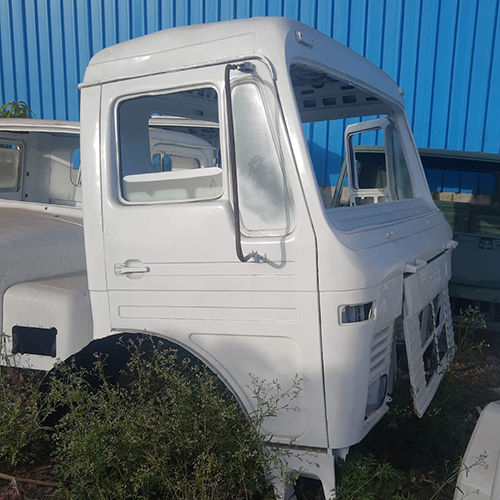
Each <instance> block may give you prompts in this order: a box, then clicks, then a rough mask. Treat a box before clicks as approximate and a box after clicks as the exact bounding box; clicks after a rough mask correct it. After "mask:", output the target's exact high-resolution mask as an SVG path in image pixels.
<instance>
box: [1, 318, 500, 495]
mask: <svg viewBox="0 0 500 500" xmlns="http://www.w3.org/2000/svg"><path fill="white" fill-rule="evenodd" d="M481 326H482V322H481V317H480V316H479V315H478V313H477V312H476V311H474V310H471V309H469V310H467V311H465V312H464V313H463V314H462V315H461V317H460V320H459V322H458V323H457V325H456V327H455V334H456V339H457V346H458V348H457V353H456V357H455V361H454V362H453V365H452V367H451V369H450V370H449V372H448V373H447V374H446V376H445V378H444V379H443V382H442V384H441V387H440V389H439V390H438V393H437V394H436V396H435V398H434V400H433V402H432V404H431V406H430V407H429V409H428V410H427V412H426V414H425V415H424V417H423V418H421V419H419V418H417V417H416V416H415V415H414V413H413V410H412V403H411V399H410V388H409V382H408V379H407V378H405V377H402V378H400V380H399V382H398V384H397V385H396V387H395V390H394V393H393V403H392V405H391V408H390V410H389V412H388V413H387V415H386V416H385V417H384V418H383V420H382V421H381V422H380V423H379V424H378V425H377V426H376V427H375V428H374V429H373V430H372V431H371V432H370V434H369V435H368V436H367V437H366V438H365V439H364V440H363V442H362V443H360V444H359V445H357V446H355V447H353V448H352V449H351V452H350V454H349V457H348V459H347V461H346V462H345V463H344V464H341V465H340V467H339V469H338V473H337V482H338V491H337V493H338V498H339V499H340V500H377V499H388V500H403V499H406V500H423V499H425V500H438V499H439V500H440V499H451V498H452V496H453V491H454V485H455V482H456V477H457V475H458V472H459V470H460V467H461V466H460V458H461V455H462V454H463V452H464V451H465V448H466V445H467V442H468V440H469V438H470V435H471V432H472V430H473V427H474V425H475V421H476V420H477V416H478V412H477V410H476V406H478V405H479V406H483V405H484V404H485V403H486V402H487V401H488V400H489V399H491V397H490V395H489V394H486V393H485V392H484V391H482V390H481V389H480V387H481V384H483V385H484V380H485V378H488V377H489V376H490V375H491V373H492V371H494V370H495V368H496V370H497V371H498V364H497V365H496V367H491V370H490V372H488V368H484V366H485V364H484V358H485V354H484V350H485V349H487V348H488V345H486V344H485V342H484V340H483V341H482V340H480V339H477V338H475V336H474V331H475V330H476V329H477V328H478V327H481ZM122 347H123V348H124V349H127V350H128V353H129V361H128V363H127V364H126V365H125V367H124V369H123V370H121V372H120V373H119V375H118V376H117V377H114V378H110V377H109V376H108V375H107V373H108V371H107V370H106V358H103V357H96V359H95V363H94V365H93V366H92V367H91V368H90V369H89V370H84V369H79V370H76V369H74V367H71V366H70V365H63V366H61V367H60V368H59V370H58V372H57V376H54V377H52V378H51V380H50V383H49V384H48V386H47V385H45V388H46V389H45V390H44V391H41V390H40V377H39V376H38V375H37V374H33V373H28V372H24V371H23V372H19V371H17V370H15V369H7V368H4V369H2V370H1V371H0V472H7V473H12V474H14V475H15V474H19V475H23V474H25V475H28V476H30V474H31V475H33V474H35V476H36V478H38V479H42V480H46V479H49V480H52V481H56V483H55V484H56V486H57V487H56V488H54V484H53V483H50V486H49V487H47V488H45V489H44V490H43V491H45V493H43V494H41V493H40V491H42V490H40V489H38V490H36V493H35V494H33V493H31V495H30V496H31V497H36V498H38V499H41V498H49V497H50V498H72V499H80V498H82V499H83V498H90V497H91V498H97V499H99V498H102V499H114V498H120V499H126V498H134V499H135V498H137V499H140V498H143V499H147V498H172V499H188V498H189V499H191V498H201V499H206V500H209V499H224V498H228V499H229V498H231V499H233V498H234V499H251V498H252V499H269V498H272V489H271V486H270V481H269V479H270V478H269V476H268V474H267V471H269V470H270V469H274V470H276V469H278V470H281V471H283V470H284V466H283V462H282V457H281V455H280V454H279V453H278V451H277V450H276V448H273V447H268V446H265V444H266V441H269V439H270V436H262V435H261V433H260V427H261V424H262V421H263V419H264V418H266V417H267V416H270V415H276V414H277V413H278V412H281V411H291V410H293V401H294V399H295V397H296V396H297V395H298V393H299V391H300V385H301V384H300V381H299V380H296V381H294V382H293V384H292V385H291V386H290V387H288V388H281V387H280V386H279V385H277V383H276V382H275V381H271V382H266V381H260V380H259V379H258V378H256V377H253V379H252V382H251V384H252V388H253V391H254V395H255V397H256V399H257V401H258V402H259V405H258V409H257V411H256V412H255V413H254V414H252V415H245V414H244V413H243V412H242V410H241V408H240V406H239V405H238V403H237V401H236V400H235V399H234V397H233V396H232V395H231V394H230V393H229V392H228V391H227V390H226V389H225V387H224V386H223V385H222V383H221V382H220V381H219V379H217V378H216V377H215V376H214V375H213V373H212V372H210V371H209V370H208V369H206V368H205V367H203V366H201V365H200V364H197V363H194V362H193V361H192V360H190V359H189V358H184V357H182V356H179V353H177V352H176V351H173V350H171V349H167V348H161V346H157V345H155V346H153V348H147V349H144V348H143V347H144V346H143V345H138V344H126V343H124V344H123V346H122ZM158 347H159V348H158ZM499 379H500V375H498V374H497V378H496V379H494V381H495V383H496V384H498V385H500V380H499ZM471 385H472V386H471ZM62 401H64V405H61V402H62ZM51 415H52V416H54V415H58V416H59V417H60V418H59V419H54V418H52V419H51V418H50V416H51ZM50 422H51V425H48V423H50ZM273 450H274V451H273ZM41 465H42V467H41V468H42V469H43V471H44V473H43V474H45V475H43V476H37V474H38V472H36V471H38V470H40V466H41ZM477 465H480V464H477ZM33 471H35V472H33ZM48 472H50V474H48V475H47V473H48ZM45 482H46V481H45ZM41 483H44V481H41ZM13 484H14V482H13ZM47 484H48V483H47ZM304 484H306V482H304V481H303V482H302V485H301V487H300V488H298V491H299V492H300V494H299V495H298V497H299V498H302V499H307V500H312V499H314V500H316V499H319V498H321V494H320V493H319V492H318V491H317V490H316V491H315V489H314V487H309V486H306V487H303V485H304ZM16 488H17V486H16ZM39 488H41V486H39ZM42 489H43V488H42ZM3 494H4V490H1V489H0V497H2V496H3ZM44 495H45V496H44Z"/></svg>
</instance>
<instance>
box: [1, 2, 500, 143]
mask: <svg viewBox="0 0 500 500" xmlns="http://www.w3.org/2000/svg"><path fill="white" fill-rule="evenodd" d="M498 11H499V0H335V1H333V0H311V1H307V0H177V1H176V0H0V58H1V59H0V65H1V72H0V101H1V102H6V101H10V100H14V99H16V100H25V101H27V102H28V103H29V105H30V106H31V108H32V109H33V111H34V112H35V115H36V117H39V118H56V119H61V120H78V115H79V109H78V108H79V100H78V91H77V87H76V86H77V84H78V82H80V81H81V80H82V78H83V74H84V71H85V66H86V64H87V62H88V61H89V59H90V57H91V56H92V55H93V54H94V53H95V52H97V51H98V50H100V49H101V48H103V47H105V46H108V45H112V44H114V43H117V42H121V41H123V40H128V39H129V38H134V37H137V36H140V35H143V34H145V33H151V32H153V31H157V30H159V29H164V28H170V27H173V26H180V25H185V24H195V23H202V22H211V21H219V20H226V19H233V18H244V17H252V16H273V15H278V16H287V17H291V18H294V19H298V20H300V21H302V22H304V23H306V24H309V25H311V26H313V27H315V28H317V29H318V30H320V31H322V32H324V33H326V34H328V35H329V36H332V37H333V38H336V39H337V40H339V41H340V42H342V43H344V44H346V45H348V46H350V47H351V48H353V49H354V50H356V51H357V52H359V53H361V54H363V55H364V56H366V57H367V58H368V59H370V60H371V61H373V62H374V63H375V64H376V65H378V66H380V67H382V68H383V69H384V70H385V71H386V72H387V73H389V74H390V75H391V76H392V77H393V78H394V79H395V80H396V81H397V82H398V83H399V85H400V86H401V87H403V89H404V90H405V94H406V95H405V99H406V106H407V109H408V114H409V117H410V121H411V124H412V127H413V129H414V132H415V137H416V140H417V143H418V145H419V146H422V147H426V146H428V147H437V148H448V149H467V150H473V151H475V150H482V151H486V152H494V153H499V152H500V117H499V112H500V19H499V15H498ZM316 140H320V138H316V137H315V141H316ZM325 140H326V139H325Z"/></svg>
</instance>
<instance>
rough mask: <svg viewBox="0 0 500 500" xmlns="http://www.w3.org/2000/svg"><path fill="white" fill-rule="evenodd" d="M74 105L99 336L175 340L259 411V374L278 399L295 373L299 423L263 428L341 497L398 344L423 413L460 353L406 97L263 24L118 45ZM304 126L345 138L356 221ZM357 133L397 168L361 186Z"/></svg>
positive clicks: (318, 42) (295, 26) (309, 38)
mask: <svg viewBox="0 0 500 500" xmlns="http://www.w3.org/2000/svg"><path fill="white" fill-rule="evenodd" d="M81 90H82V106H81V155H82V163H83V165H84V168H83V169H82V170H83V199H84V231H85V250H86V261H87V273H88V286H89V291H90V299H91V306H92V316H93V330H94V333H93V335H94V338H95V339H105V338H107V337H109V336H111V335H113V334H119V333H120V332H143V333H145V334H146V333H147V334H153V335H157V336H159V337H161V338H165V339H168V340H169V341H170V342H172V343H174V344H177V345H179V346H182V347H184V348H185V349H187V350H188V351H190V352H191V353H192V354H193V355H195V356H197V357H198V358H200V359H201V360H202V361H203V362H205V363H206V364H207V365H208V366H209V367H210V368H211V369H212V370H213V371H214V372H215V373H217V374H218V375H219V376H220V377H221V379H222V380H223V381H224V382H225V383H226V385H227V387H228V389H229V390H231V391H232V392H233V394H234V395H235V396H236V397H237V398H238V400H239V401H240V403H241V405H242V406H243V408H244V409H245V410H246V411H249V412H250V411H252V409H253V408H254V407H255V401H254V400H253V396H252V390H251V387H250V382H251V377H250V374H255V375H256V376H257V377H258V378H259V379H260V380H262V379H267V380H273V379H279V380H280V383H281V385H282V386H283V387H287V385H288V384H289V383H290V381H291V380H293V379H294V378H295V377H296V376H298V377H300V378H301V380H302V389H301V391H300V394H299V397H298V399H297V400H295V401H294V403H293V404H294V405H295V406H297V411H293V412H289V413H283V414H278V415H277V416H276V417H275V418H270V419H268V421H267V422H266V425H265V429H264V430H265V431H266V432H269V433H271V434H272V435H273V436H274V439H275V441H276V442H278V443H283V444H290V442H291V440H293V447H294V448H293V449H294V450H296V451H297V454H299V455H300V453H301V450H309V451H311V450H313V451H314V453H315V456H314V457H312V458H311V460H310V461H309V460H307V459H306V460H303V461H298V462H296V463H294V460H293V458H292V456H290V457H289V459H290V467H299V468H300V469H301V473H303V474H304V475H309V476H312V477H315V478H317V479H319V480H321V482H322V484H323V488H324V490H325V494H326V496H327V497H329V496H330V495H331V493H332V490H333V489H334V486H335V479H334V477H335V476H334V459H335V457H336V456H341V457H343V456H345V454H346V453H347V449H348V448H349V446H351V445H353V444H355V443H357V442H359V441H360V440H361V439H362V438H363V437H364V436H365V435H366V433H367V432H368V431H369V430H370V429H371V428H372V427H373V425H375V423H376V422H377V421H378V420H379V419H380V418H381V417H382V415H383V414H384V413H385V411H386V410H387V403H388V402H389V401H390V396H389V394H390V387H391V381H392V378H393V374H394V370H393V369H391V362H392V360H393V345H394V341H395V337H396V336H397V335H398V332H399V331H400V330H401V331H402V332H403V333H402V334H401V335H403V336H404V338H405V342H406V346H407V353H408V365H409V370H410V379H411V383H412V391H413V394H414V399H415V409H416V411H417V412H418V413H419V414H422V413H423V412H424V411H425V409H426V407H427V405H428V404H429V402H430V400H431V399H432V397H433V395H434V393H435V391H436V389H437V386H438V384H439V381H440V379H441V377H442V375H443V371H444V368H445V367H446V366H447V364H448V362H449V358H450V353H451V352H452V350H453V332H452V328H451V318H450V312H449V302H448V295H447V285H448V280H449V278H450V251H451V249H452V248H453V242H452V241H451V234H452V233H451V230H450V228H449V226H448V224H447V223H446V221H445V219H444V217H443V215H442V214H441V212H440V211H439V210H438V209H437V208H436V206H435V204H434V202H433V201H432V198H431V196H430V193H429V189H428V187H427V184H426V181H425V177H424V174H423V171H422V167H421V163H420V160H419V157H418V154H417V149H416V147H415V144H414V141H413V138H412V135H411V132H410V129H409V125H408V121H407V118H406V114H405V110H404V105H403V100H402V96H401V92H400V90H399V89H398V87H397V85H396V84H395V83H394V82H393V81H392V80H391V79H390V78H389V77H388V76H387V75H386V74H385V73H383V72H382V71H381V70H380V69H378V68H376V67H375V66H374V65H372V64H371V63H370V62H368V61H367V60H365V59H363V58H362V57H361V56H359V55H358V54H356V53H354V52H353V51H351V50H349V49H348V48H346V47H344V46H342V45H341V44H339V43H337V42H335V41H333V40H331V39H330V38H328V37H327V36H325V35H323V34H320V33H318V32H317V31H315V30H313V29H311V28H309V27H307V26H305V25H303V24H301V23H298V22H295V21H291V20H287V19H280V18H255V19H251V20H238V21H229V22H223V23H217V24H207V25H201V26H189V27H182V28H175V29H171V30H167V31H162V32H158V33H155V34H151V35H147V36H145V37H141V38H138V39H135V40H131V41H128V42H124V43H121V44H119V45H116V46H114V47H110V48H107V49H105V50H103V51H101V52H100V53H98V54H97V55H96V56H94V58H93V59H92V60H91V62H90V64H89V66H88V68H87V71H86V74H85V79H84V82H83V84H82V85H81ZM155 120H160V121H161V120H164V122H165V124H166V125H165V127H164V128H166V129H167V130H170V131H172V132H175V133H177V134H189V135H191V136H192V138H191V139H190V140H189V141H188V140H187V138H186V137H182V140H183V141H184V143H187V142H189V144H191V146H193V147H195V149H197V151H198V152H199V154H198V155H193V154H192V153H190V154H189V155H187V156H186V155H184V153H185V151H183V148H182V147H181V146H180V145H179V144H177V146H178V147H177V150H176V154H173V156H174V157H175V158H174V159H172V158H170V159H169V160H168V161H165V158H164V157H162V152H161V151H155V150H154V149H153V147H152V143H153V142H154V141H153V140H152V137H153V135H154V134H155V131H154V130H155V124H154V121H155ZM175 120H177V121H178V122H182V123H188V122H192V121H197V123H196V125H193V124H192V123H191V125H190V126H188V127H186V126H183V128H182V129H181V128H180V127H182V126H181V125H178V124H174V123H173V122H175ZM183 120H184V121H183ZM308 123H309V124H313V125H305V126H304V124H308ZM348 123H350V125H348V126H347V127H346V125H347V124H348ZM176 127H177V128H176ZM304 127H305V129H306V132H307V131H309V132H308V133H309V134H312V132H311V130H313V131H314V129H317V130H325V131H326V133H327V134H329V137H330V138H331V141H332V142H331V143H332V144H333V142H334V141H337V142H339V141H340V142H341V141H343V140H344V139H345V144H346V148H347V154H348V157H349V162H350V168H349V186H348V189H349V199H350V206H346V207H339V208H328V205H327V204H325V203H324V202H323V196H322V194H323V195H324V194H325V192H327V194H328V189H329V188H328V186H329V185H328V183H327V182H326V183H325V182H324V180H323V179H319V181H318V176H317V175H316V174H315V169H314V167H315V166H316V171H317V168H318V166H317V165H313V160H318V159H319V161H320V163H321V161H326V158H327V156H328V154H329V153H328V152H327V151H324V152H322V155H321V154H318V151H315V150H314V145H313V147H311V148H309V147H308V143H307V141H306V137H305V135H304ZM308 127H309V128H308ZM365 135H367V136H368V137H369V138H371V139H369V140H374V139H373V137H375V138H376V139H375V140H376V141H377V142H378V143H379V144H383V145H384V147H385V152H386V154H385V164H384V165H382V166H381V168H380V169H377V172H374V174H373V176H372V177H373V180H372V182H361V183H360V182H359V175H358V174H359V165H358V164H357V163H356V156H355V149H353V147H354V146H355V145H356V144H358V143H359V142H361V141H362V138H361V137H362V136H363V137H364V136H365ZM382 137H383V138H384V139H383V140H382ZM177 139H178V140H179V141H178V142H183V141H180V139H181V137H179V136H178V137H177ZM191 149H193V148H191ZM158 155H159V156H158ZM183 155H184V156H183ZM321 157H323V158H324V160H321ZM174 160H175V161H174ZM168 164H169V165H170V168H168V166H166V165H168ZM188 164H189V165H190V168H171V167H172V165H177V166H184V167H185V166H186V165H188ZM320 166H321V165H320ZM339 166H340V165H339ZM366 178H367V177H366V176H363V179H366ZM333 185H334V183H333V182H332V186H333ZM330 193H331V190H330ZM317 465H319V467H318V466H317Z"/></svg>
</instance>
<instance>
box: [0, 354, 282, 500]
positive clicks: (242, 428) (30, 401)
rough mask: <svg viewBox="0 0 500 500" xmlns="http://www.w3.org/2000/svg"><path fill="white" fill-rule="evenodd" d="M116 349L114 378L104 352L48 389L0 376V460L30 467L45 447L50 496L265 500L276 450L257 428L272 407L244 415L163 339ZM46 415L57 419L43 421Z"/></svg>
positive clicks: (212, 379)
mask: <svg viewBox="0 0 500 500" xmlns="http://www.w3.org/2000/svg"><path fill="white" fill-rule="evenodd" d="M123 348H125V349H128V350H129V354H130V358H129V361H128V362H127V364H126V366H125V367H124V369H123V370H122V371H121V372H120V374H119V376H118V377H115V378H114V379H110V378H109V377H107V376H106V375H105V372H106V370H105V365H106V359H105V358H102V357H97V358H96V360H95V363H94V365H93V366H92V368H91V369H90V370H84V369H79V370H76V369H74V367H72V366H70V365H63V366H61V367H60V368H59V370H58V371H57V372H56V375H55V376H53V377H52V378H51V380H50V382H49V384H48V389H47V390H46V391H45V392H43V391H40V390H39V387H40V385H39V383H33V384H32V383H31V382H29V383H27V380H26V379H22V380H21V379H19V384H17V385H16V384H12V383H11V382H12V380H13V379H12V378H11V379H8V378H5V377H4V378H3V379H1V380H0V384H1V386H2V391H3V393H2V394H3V396H4V397H3V401H4V403H3V405H2V406H1V407H0V414H1V415H0V418H2V419H4V420H3V421H2V422H4V424H5V425H2V426H1V427H0V433H1V435H0V443H2V445H1V446H2V448H0V449H1V450H2V451H3V455H1V457H0V465H1V466H2V467H7V468H8V469H9V470H14V469H15V467H19V466H22V465H28V464H30V463H32V461H33V459H34V458H35V457H36V455H37V454H39V453H40V452H41V451H42V450H43V449H44V447H45V449H47V450H48V451H49V452H50V454H51V458H52V463H53V468H52V475H53V478H54V479H55V480H57V481H58V483H59V485H58V488H57V489H56V490H55V492H53V493H54V495H53V496H55V497H56V498H71V499H87V498H96V499H115V498H116V499H127V498H130V499H148V498H169V499H192V498H200V499H204V500H209V499H265V498H271V497H272V496H271V491H272V490H271V486H270V481H269V477H268V475H267V474H266V471H268V470H269V469H270V467H271V466H272V465H274V466H277V468H278V469H279V466H280V463H279V456H278V455H277V453H276V452H273V450H272V449H270V448H268V447H266V446H264V445H263V439H262V436H261V435H260V434H259V432H258V426H259V425H260V422H261V421H262V419H263V418H264V415H265V412H268V411H274V410H275V409H276V405H275V404H274V403H272V404H270V406H269V405H268V406H266V407H261V410H260V411H257V412H256V413H255V414H253V415H250V417H248V416H247V415H245V414H244V413H243V411H242V410H241V407H240V406H239V404H238V402H237V401H236V399H235V398H234V397H233V396H232V394H231V393H230V392H229V391H227V389H226V388H225V387H224V386H223V385H222V383H221V382H220V380H219V379H218V378H217V377H216V376H215V375H214V374H213V373H212V372H211V371H210V370H208V369H207V368H205V367H204V366H201V365H200V364H197V363H193V362H192V361H191V360H190V359H189V358H182V359H181V358H180V357H179V356H178V354H177V352H176V351H174V350H172V349H166V348H162V347H161V345H155V347H154V348H153V349H142V346H141V345H137V344H127V345H123ZM259 387H261V388H262V387H265V384H264V383H262V382H261V383H260V385H259ZM282 396H283V395H282ZM61 402H64V405H62V404H61ZM13 407H14V408H18V409H19V411H15V412H14V413H12V408H13ZM39 408H44V410H43V411H42V412H40V410H39ZM49 411H50V412H52V414H58V415H62V417H60V418H59V419H58V420H57V423H56V424H55V425H53V426H50V427H49V426H46V425H44V424H43V421H44V419H45V417H47V416H48V414H49ZM6 418H8V419H9V420H8V421H5V419H6ZM45 420H46V419H45ZM49 420H50V418H49ZM264 439H265V438H264ZM14 466H15V467H14ZM0 496H1V495H0Z"/></svg>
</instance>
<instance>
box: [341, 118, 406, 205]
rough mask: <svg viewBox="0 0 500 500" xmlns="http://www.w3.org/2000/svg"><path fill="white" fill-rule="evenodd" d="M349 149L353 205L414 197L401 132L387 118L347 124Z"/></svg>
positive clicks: (347, 144)
mask: <svg viewBox="0 0 500 500" xmlns="http://www.w3.org/2000/svg"><path fill="white" fill-rule="evenodd" d="M374 143H377V144H383V146H372V144H374ZM346 149H347V167H348V173H349V204H350V205H351V206H355V205H369V204H374V203H385V202H390V201H396V200H405V199H410V198H413V197H414V195H413V188H412V183H411V178H410V173H409V171H408V165H407V163H406V159H405V156H404V153H403V150H402V148H401V144H400V141H399V134H398V131H397V130H396V128H395V127H394V126H393V125H392V123H390V122H389V121H388V120H387V119H385V118H382V119H377V120H373V121H371V122H361V123H359V124H355V125H350V126H348V127H347V128H346Z"/></svg>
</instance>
